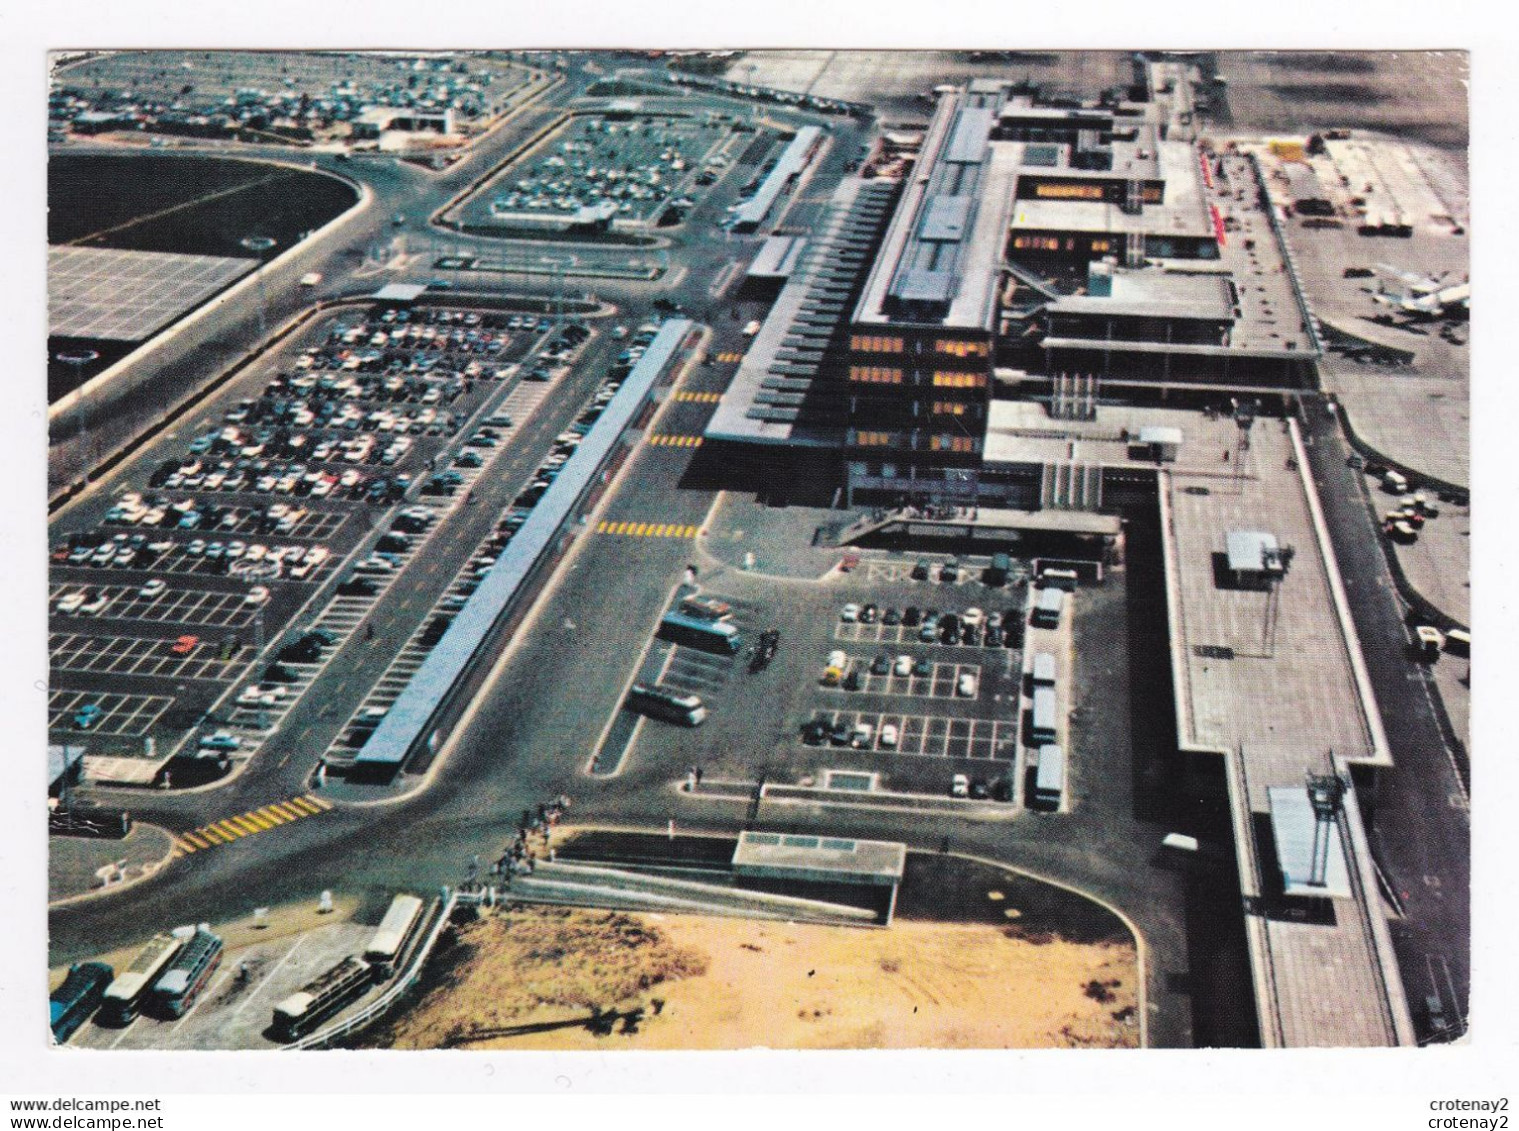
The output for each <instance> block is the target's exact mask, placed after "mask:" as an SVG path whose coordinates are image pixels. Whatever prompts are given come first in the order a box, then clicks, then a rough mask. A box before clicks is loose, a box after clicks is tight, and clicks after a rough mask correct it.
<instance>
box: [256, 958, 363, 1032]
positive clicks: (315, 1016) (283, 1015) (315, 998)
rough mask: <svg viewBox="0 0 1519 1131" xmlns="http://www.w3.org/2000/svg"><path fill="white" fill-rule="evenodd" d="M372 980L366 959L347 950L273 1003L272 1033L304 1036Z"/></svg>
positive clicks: (358, 993)
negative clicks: (320, 972)
mask: <svg viewBox="0 0 1519 1131" xmlns="http://www.w3.org/2000/svg"><path fill="white" fill-rule="evenodd" d="M373 984H374V972H373V971H372V970H371V969H370V968H369V963H367V962H365V961H364V960H363V959H362V958H359V957H357V956H356V955H352V954H350V955H349V956H348V957H347V958H345V959H343V961H341V962H339V963H338V964H337V965H336V966H334V967H332V968H331V969H330V970H328V971H327V972H326V973H325V974H322V975H321V976H319V977H317V978H314V979H313V980H312V981H310V982H308V983H306V986H305V988H303V989H300V990H297V991H296V992H295V993H293V994H291V995H290V996H289V997H287V998H286V999H285V1000H284V1001H282V1002H280V1003H279V1004H278V1005H276V1006H275V1007H274V1035H275V1037H276V1038H277V1039H279V1040H282V1041H293V1040H295V1039H296V1038H297V1037H301V1036H304V1035H305V1034H307V1033H309V1032H311V1030H312V1029H314V1028H316V1027H317V1026H318V1025H320V1024H321V1023H322V1022H323V1021H325V1020H326V1019H327V1018H329V1017H331V1016H332V1015H333V1014H334V1013H336V1012H337V1011H338V1010H340V1009H342V1008H343V1007H344V1006H345V1005H347V1004H348V1003H349V1002H351V1001H353V1000H354V999H355V998H357V997H358V996H359V995H360V994H362V993H363V992H364V991H365V990H366V989H368V988H369V987H370V986H371V985H373Z"/></svg>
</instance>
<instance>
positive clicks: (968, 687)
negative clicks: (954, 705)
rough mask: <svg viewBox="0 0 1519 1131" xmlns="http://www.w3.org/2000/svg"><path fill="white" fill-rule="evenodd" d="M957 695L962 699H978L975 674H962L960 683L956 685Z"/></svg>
mask: <svg viewBox="0 0 1519 1131" xmlns="http://www.w3.org/2000/svg"><path fill="white" fill-rule="evenodd" d="M955 694H956V695H958V696H960V697H961V698H962V699H974V698H975V697H976V676H975V673H973V672H961V673H960V682H959V683H957V684H956V685H955Z"/></svg>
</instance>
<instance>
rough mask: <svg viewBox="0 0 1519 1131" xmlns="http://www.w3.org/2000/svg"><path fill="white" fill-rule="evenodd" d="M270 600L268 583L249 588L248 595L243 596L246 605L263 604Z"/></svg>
mask: <svg viewBox="0 0 1519 1131" xmlns="http://www.w3.org/2000/svg"><path fill="white" fill-rule="evenodd" d="M268 600H269V587H268V586H267V585H255V586H254V587H253V588H252V589H250V590H248V595H247V596H246V597H244V598H243V604H245V605H262V604H264V602H266V601H268Z"/></svg>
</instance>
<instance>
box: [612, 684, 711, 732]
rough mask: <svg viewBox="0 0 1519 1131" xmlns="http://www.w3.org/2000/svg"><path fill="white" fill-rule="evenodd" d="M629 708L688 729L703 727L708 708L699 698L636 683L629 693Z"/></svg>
mask: <svg viewBox="0 0 1519 1131" xmlns="http://www.w3.org/2000/svg"><path fill="white" fill-rule="evenodd" d="M628 708H629V710H633V711H637V712H638V713H639V714H640V715H648V716H650V717H651V718H655V719H663V720H664V721H665V722H668V723H679V724H681V725H682V726H688V727H696V726H701V724H702V722H703V721H704V720H705V719H706V717H707V708H706V707H705V706H703V705H702V701H701V698H700V697H699V696H696V695H691V694H688V693H685V692H680V691H671V690H670V689H668V688H664V687H653V686H650V685H649V684H645V683H635V684H634V685H633V688H632V690H631V691H629V692H628Z"/></svg>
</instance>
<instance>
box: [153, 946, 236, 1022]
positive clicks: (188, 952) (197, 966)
mask: <svg viewBox="0 0 1519 1131" xmlns="http://www.w3.org/2000/svg"><path fill="white" fill-rule="evenodd" d="M221 960H222V940H221V938H220V937H219V936H217V935H214V934H212V933H211V927H210V925H209V924H207V923H202V924H201V925H200V926H199V927H198V928H196V931H195V933H194V934H193V935H191V936H190V940H189V941H188V942H187V943H185V945H184V947H183V949H181V950H180V952H179V953H178V954H177V955H175V957H174V961H173V962H171V963H169V965H168V967H167V968H166V969H165V970H164V972H163V975H162V976H161V977H160V978H159V979H158V981H157V982H155V983H154V984H153V989H152V992H151V995H150V996H151V1005H152V1008H153V1010H154V1012H155V1013H158V1014H161V1015H163V1016H166V1017H183V1016H184V1015H185V1013H186V1012H188V1011H189V1009H190V1007H191V1006H192V1005H194V1004H195V999H196V997H198V996H199V995H200V991H201V990H203V989H205V988H206V983H207V982H209V981H210V980H211V975H212V974H214V973H216V968H217V967H218V966H220V965H221Z"/></svg>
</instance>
